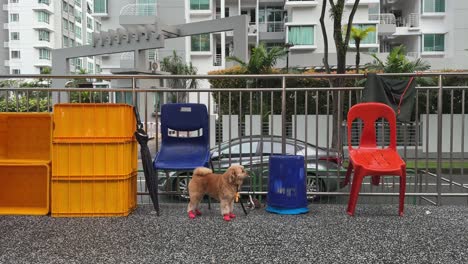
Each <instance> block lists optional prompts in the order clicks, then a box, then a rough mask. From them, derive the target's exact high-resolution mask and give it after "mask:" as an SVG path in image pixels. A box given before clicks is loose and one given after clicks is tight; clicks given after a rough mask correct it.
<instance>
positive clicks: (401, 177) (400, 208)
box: [398, 169, 406, 216]
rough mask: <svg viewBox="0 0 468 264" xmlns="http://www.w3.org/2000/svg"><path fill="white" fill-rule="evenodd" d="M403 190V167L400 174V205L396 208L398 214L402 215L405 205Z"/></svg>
mask: <svg viewBox="0 0 468 264" xmlns="http://www.w3.org/2000/svg"><path fill="white" fill-rule="evenodd" d="M405 191H406V170H405V169H403V170H402V172H401V176H400V207H399V209H398V212H399V215H400V216H403V210H404V207H405Z"/></svg>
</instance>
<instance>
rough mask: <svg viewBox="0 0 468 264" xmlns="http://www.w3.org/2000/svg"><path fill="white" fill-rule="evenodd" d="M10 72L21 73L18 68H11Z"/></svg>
mask: <svg viewBox="0 0 468 264" xmlns="http://www.w3.org/2000/svg"><path fill="white" fill-rule="evenodd" d="M11 73H12V74H21V70H20V69H13V70H11Z"/></svg>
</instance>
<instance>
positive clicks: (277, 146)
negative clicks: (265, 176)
mask: <svg viewBox="0 0 468 264" xmlns="http://www.w3.org/2000/svg"><path fill="white" fill-rule="evenodd" d="M271 147H272V144H271V142H263V154H264V155H271V154H282V148H281V143H280V142H273V151H272V149H271ZM296 152H297V148H296V147H295V146H294V145H291V144H286V154H290V155H294V154H296Z"/></svg>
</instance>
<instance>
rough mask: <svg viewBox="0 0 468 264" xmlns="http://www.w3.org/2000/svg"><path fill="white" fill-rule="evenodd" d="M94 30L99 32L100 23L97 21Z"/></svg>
mask: <svg viewBox="0 0 468 264" xmlns="http://www.w3.org/2000/svg"><path fill="white" fill-rule="evenodd" d="M94 29H95V31H96V32H101V24H99V23H98V22H96V26H95V28H94Z"/></svg>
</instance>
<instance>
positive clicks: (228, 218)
mask: <svg viewBox="0 0 468 264" xmlns="http://www.w3.org/2000/svg"><path fill="white" fill-rule="evenodd" d="M223 219H224V221H231V217H230V216H229V214H225V215H224V217H223Z"/></svg>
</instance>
